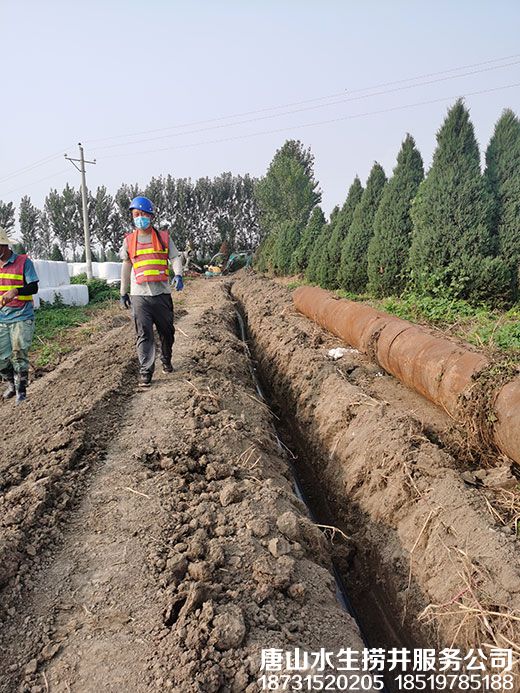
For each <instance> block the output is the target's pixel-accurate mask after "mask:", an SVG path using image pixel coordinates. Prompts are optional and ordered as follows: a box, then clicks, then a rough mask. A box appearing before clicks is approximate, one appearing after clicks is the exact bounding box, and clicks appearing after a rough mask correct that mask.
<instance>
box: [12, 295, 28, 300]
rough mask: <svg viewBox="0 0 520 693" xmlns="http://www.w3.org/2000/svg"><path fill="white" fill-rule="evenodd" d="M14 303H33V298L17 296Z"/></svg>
mask: <svg viewBox="0 0 520 693" xmlns="http://www.w3.org/2000/svg"><path fill="white" fill-rule="evenodd" d="M13 301H32V296H17V297H16V298H13Z"/></svg>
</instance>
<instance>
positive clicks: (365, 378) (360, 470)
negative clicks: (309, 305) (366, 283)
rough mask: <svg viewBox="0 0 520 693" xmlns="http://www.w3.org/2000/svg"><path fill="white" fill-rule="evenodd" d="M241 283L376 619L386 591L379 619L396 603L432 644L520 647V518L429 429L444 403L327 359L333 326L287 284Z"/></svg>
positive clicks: (236, 290)
mask: <svg viewBox="0 0 520 693" xmlns="http://www.w3.org/2000/svg"><path fill="white" fill-rule="evenodd" d="M232 293H233V295H234V296H235V297H236V298H237V299H238V301H239V302H240V304H241V306H242V307H243V310H244V313H245V314H246V315H247V320H248V326H249V331H250V335H251V341H252V346H253V350H254V353H255V356H256V357H257V359H258V364H259V369H260V372H261V373H262V375H263V378H264V381H265V382H266V383H268V384H269V386H270V388H271V391H272V394H273V396H274V397H275V399H276V401H277V403H278V405H279V408H280V411H283V412H284V413H285V414H286V415H287V416H289V417H290V418H291V421H292V425H293V427H294V429H295V437H296V438H297V439H299V440H300V441H301V448H302V449H305V452H306V455H305V456H306V458H307V459H310V460H313V462H314V466H315V473H316V476H318V477H319V478H320V480H321V481H322V482H323V483H324V484H326V487H327V490H328V494H329V497H330V499H331V501H332V502H333V505H334V508H335V512H336V515H337V517H338V521H341V522H342V524H341V525H340V526H342V527H343V528H344V529H345V532H346V533H347V534H348V535H349V536H350V537H352V538H353V541H354V544H355V552H354V559H353V561H352V560H351V563H350V571H351V574H352V577H353V578H354V579H352V580H351V587H352V589H353V591H354V596H355V597H356V599H357V601H358V604H361V609H362V611H364V612H365V613H366V615H367V619H368V620H370V618H373V619H375V618H377V616H372V617H370V612H373V611H374V603H375V602H378V601H379V603H381V602H383V603H384V607H383V608H382V609H381V611H380V613H379V618H384V613H385V608H386V610H388V607H389V605H390V607H391V608H390V610H392V611H394V613H395V614H398V615H401V616H402V624H404V626H405V630H406V632H408V633H409V634H411V635H412V637H413V638H414V640H415V642H419V643H420V642H422V643H424V645H426V646H429V647H434V646H451V645H452V644H453V643H455V644H457V645H458V646H459V647H461V648H462V649H465V650H467V649H468V648H471V647H473V648H474V647H476V646H477V644H480V643H487V644H488V645H489V644H490V643H491V644H493V645H497V646H500V647H510V646H511V643H513V644H514V646H515V647H517V644H518V642H520V627H519V624H520V619H519V616H520V559H519V554H518V544H517V541H516V540H515V536H514V530H513V526H512V525H509V526H508V525H507V523H506V522H501V521H500V520H499V518H500V515H499V514H498V517H497V514H496V513H494V511H493V507H492V506H491V504H490V503H489V501H488V499H487V497H486V495H485V494H484V493H483V492H482V491H481V490H479V489H478V488H477V487H476V485H469V484H468V483H467V479H465V478H463V476H462V474H461V473H462V471H463V469H464V468H461V466H460V464H459V462H458V461H457V460H456V459H454V458H453V457H452V456H451V455H450V454H449V453H448V452H447V451H446V450H445V449H443V447H442V445H440V444H439V443H440V440H439V438H438V437H437V436H433V435H432V434H431V432H432V430H435V428H436V427H438V425H439V423H442V420H440V419H439V414H438V412H435V410H434V409H433V408H431V407H430V406H429V405H427V404H425V403H422V404H420V405H418V406H419V412H420V414H419V417H418V416H417V415H413V411H414V409H415V404H416V403H417V396H416V395H411V394H410V393H408V391H407V390H406V389H405V388H403V387H402V386H399V385H398V384H397V383H394V385H393V387H392V388H387V389H386V392H385V395H386V396H385V398H383V397H381V386H380V385H379V386H378V385H374V384H373V383H374V382H375V381H377V379H378V378H377V376H378V375H379V376H383V374H382V373H381V371H380V369H378V368H377V366H374V364H371V363H370V362H369V361H368V360H367V359H366V358H365V357H362V356H361V355H355V356H354V357H352V358H349V357H347V358H346V359H345V362H343V364H342V366H341V367H339V368H338V366H337V364H336V363H335V362H332V361H331V360H330V359H328V358H327V349H328V347H329V346H330V344H331V340H330V335H327V333H325V332H323V331H322V330H321V329H320V328H318V327H317V325H316V324H314V323H312V322H310V321H309V320H307V319H306V318H304V317H302V316H301V315H299V314H297V313H296V312H295V310H294V309H293V306H292V300H291V294H290V292H289V291H288V290H287V289H286V288H284V287H282V286H280V285H278V284H275V283H274V282H271V281H269V280H266V279H263V278H260V277H258V276H255V275H249V276H246V277H242V278H240V279H239V280H237V281H236V282H235V283H234V284H233V287H232ZM324 345H327V349H326V348H324ZM334 346H337V340H334ZM349 362H350V364H351V367H350V368H349V367H348V364H349ZM384 377H385V378H386V377H387V376H384ZM429 412H431V417H429ZM429 419H430V420H429ZM505 476H506V477H507V478H508V480H509V482H510V481H511V480H512V483H513V485H514V484H515V480H514V478H513V477H512V476H511V474H510V472H508V473H506V474H505ZM367 586H368V589H367ZM381 595H382V596H381ZM515 643H516V644H515Z"/></svg>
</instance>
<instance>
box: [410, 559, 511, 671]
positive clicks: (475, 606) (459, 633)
mask: <svg viewBox="0 0 520 693" xmlns="http://www.w3.org/2000/svg"><path fill="white" fill-rule="evenodd" d="M447 550H448V551H450V553H452V554H453V557H454V558H455V559H456V562H457V563H458V566H459V568H458V571H457V572H458V575H459V576H460V589H459V590H458V591H457V593H456V594H454V596H453V597H452V598H451V599H449V600H447V601H446V602H445V603H443V604H429V605H428V606H427V607H426V608H425V609H424V610H423V611H422V612H421V613H420V614H419V617H418V618H419V620H420V621H423V622H425V623H428V624H432V625H441V624H442V622H443V621H449V622H450V623H449V629H450V630H453V631H454V635H453V638H452V643H451V647H453V646H454V645H455V644H457V645H459V646H460V645H461V644H466V645H467V646H468V647H472V648H477V647H480V648H482V649H483V650H484V649H489V648H491V647H501V648H511V649H512V651H513V655H514V657H516V658H517V663H518V661H519V660H520V611H518V610H515V609H512V608H510V607H509V606H507V605H505V604H497V603H496V602H495V601H494V600H493V599H492V598H491V597H490V596H489V595H488V594H487V593H486V591H485V589H484V587H483V584H484V583H485V582H486V581H487V580H486V576H485V575H484V574H483V573H482V570H481V569H480V567H479V566H477V565H476V564H475V563H473V562H472V561H471V559H470V558H469V556H468V555H467V553H466V552H465V551H462V550H461V549H458V548H452V549H449V548H448V549H447Z"/></svg>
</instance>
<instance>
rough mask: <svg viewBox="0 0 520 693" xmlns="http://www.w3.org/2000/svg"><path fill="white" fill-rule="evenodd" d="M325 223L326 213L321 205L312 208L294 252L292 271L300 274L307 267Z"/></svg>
mask: <svg viewBox="0 0 520 693" xmlns="http://www.w3.org/2000/svg"><path fill="white" fill-rule="evenodd" d="M324 224H325V215H324V214H323V210H322V209H321V207H319V206H317V207H315V208H314V209H313V210H312V212H311V216H310V219H309V223H308V224H307V226H306V227H305V229H304V231H303V233H302V235H301V238H300V242H299V244H298V247H297V248H296V250H295V251H294V253H293V254H292V258H291V272H293V273H295V274H298V273H299V272H303V271H304V270H305V269H306V268H307V265H308V264H309V259H310V255H311V252H312V251H313V249H314V245H315V243H316V239H317V238H318V237H319V235H320V234H321V232H322V229H323V226H324Z"/></svg>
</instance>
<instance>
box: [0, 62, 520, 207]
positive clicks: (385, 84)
mask: <svg viewBox="0 0 520 693" xmlns="http://www.w3.org/2000/svg"><path fill="white" fill-rule="evenodd" d="M516 58H520V54H513V55H508V56H504V57H502V58H492V59H490V60H486V61H482V62H478V63H471V64H468V65H463V66H459V67H453V68H448V69H446V70H440V71H437V72H430V73H426V74H423V75H418V76H416V77H408V78H402V79H399V80H392V81H388V82H383V83H380V84H378V85H374V86H372V87H362V88H359V89H353V90H349V91H348V94H349V96H348V97H347V98H345V99H340V100H338V101H335V102H331V103H327V104H318V105H316V106H313V107H310V108H303V109H298V110H295V111H289V112H285V113H276V114H273V115H270V116H264V117H260V118H252V119H250V120H246V121H240V122H232V123H228V124H222V125H215V126H213V127H210V128H201V129H198V130H192V131H188V132H182V133H175V134H174V135H164V136H162V137H157V138H149V139H145V140H136V141H131V142H121V143H117V144H114V145H109V146H107V147H98V150H99V151H101V150H102V149H105V148H106V149H108V148H113V147H123V146H132V145H134V144H142V143H144V142H146V141H156V140H157V139H165V138H167V137H170V136H171V137H173V136H175V137H177V136H179V135H190V134H195V133H198V132H203V131H208V130H214V129H220V128H224V127H232V126H235V125H242V124H246V123H249V122H257V121H258V120H263V119H267V118H275V117H284V116H286V115H292V114H294V113H299V112H304V111H306V110H312V109H315V108H325V107H329V106H334V105H339V104H343V103H346V102H348V101H355V100H359V99H360V98H370V97H372V96H380V95H383V94H385V93H394V92H395V91H401V90H403V89H411V88H414V87H420V86H426V85H428V84H433V83H437V82H443V81H446V80H447V79H456V78H458V77H465V76H470V75H473V74H480V73H481V72H487V71H490V70H494V69H500V68H502V67H510V66H513V65H516V64H518V63H519V62H520V60H518V61H516V60H515V61H514V62H510V63H507V64H501V65H496V63H504V61H506V60H513V59H516ZM486 65H493V67H489V68H485V67H484V69H482V70H476V71H473V72H470V73H465V74H461V75H453V76H452V77H444V78H440V79H435V80H429V81H427V82H423V83H419V84H408V85H406V86H404V87H401V88H397V89H395V90H394V89H391V90H389V91H388V92H378V93H371V94H366V95H365V96H358V97H354V98H352V95H353V94H361V93H363V92H367V91H373V90H374V89H380V88H383V87H391V86H394V85H400V84H405V83H406V82H412V81H417V80H420V79H426V78H429V77H437V76H439V75H448V74H450V73H453V72H460V71H461V70H466V69H469V68H474V67H483V66H486ZM501 88H508V87H499V89H501ZM346 91H347V90H343V91H341V92H336V93H334V94H330V95H328V96H320V97H314V98H312V99H304V100H301V101H294V102H291V103H288V104H284V105H280V106H271V107H265V108H261V109H256V110H252V111H245V112H242V113H238V114H234V115H228V116H221V117H218V118H210V119H205V120H198V121H192V122H190V123H185V124H179V125H172V126H168V127H164V128H154V129H151V130H143V131H140V132H134V133H130V134H126V135H114V136H111V137H105V138H98V139H91V140H85V142H86V143H89V144H92V143H95V142H104V141H109V140H114V139H124V138H127V137H135V136H139V135H142V134H151V133H156V132H166V131H169V130H173V129H181V128H186V127H191V126H196V125H202V124H207V123H218V122H221V121H223V120H230V119H233V118H240V117H243V116H248V115H255V114H261V113H267V112H269V111H275V110H281V109H285V108H291V107H293V106H300V105H305V104H310V103H316V102H318V101H324V100H327V99H332V98H336V97H339V96H343V95H344V94H345V93H346ZM492 91H494V90H492ZM484 93H486V92H484ZM446 98H449V97H446ZM442 100H445V99H444V98H443V99H442ZM434 102H435V101H434ZM421 103H422V102H421ZM407 107H409V106H408V105H406V106H404V108H407ZM378 112H379V111H378ZM374 113H377V112H374ZM361 115H362V114H361ZM354 117H360V116H354ZM341 119H344V118H340V120H341ZM336 120H337V119H331V120H327V121H319V122H318V123H316V124H320V123H323V124H326V123H329V122H336ZM312 125H313V124H312V123H311V124H307V125H303V126H295V127H310V126H312ZM286 129H287V128H279V129H277V130H271V131H267V132H281V131H284V130H286ZM256 134H257V133H253V135H251V136H256ZM258 134H263V133H258ZM244 137H247V135H245V136H236V137H230V138H222V139H220V140H215V141H214V142H221V141H230V140H232V139H243V138H244ZM210 143H212V142H210ZM198 144H204V143H203V142H201V143H193V144H187V145H180V146H179V147H167V148H161V149H155V150H148V151H147V152H145V153H148V152H151V151H164V150H165V149H172V148H182V147H191V146H198ZM67 148H68V147H64V148H63V149H62V150H61V151H60V152H57V153H55V154H51V155H49V156H47V157H44V158H42V159H39V160H37V161H36V162H34V163H32V164H28V165H27V166H24V167H21V168H19V169H16V170H15V171H13V172H11V173H10V174H7V175H5V176H3V177H1V178H0V184H1V183H4V182H6V181H8V180H10V179H12V178H16V177H18V176H21V175H23V174H26V173H29V172H30V171H32V170H34V169H36V168H39V167H41V166H44V165H46V164H49V163H51V162H52V161H54V160H56V159H59V158H60V157H61V156H62V152H63V151H64V150H66V149H67ZM125 155H129V156H130V155H133V154H131V153H126V154H125V153H121V154H118V155H116V156H125ZM103 158H115V157H114V156H106V157H103ZM60 173H61V172H60ZM56 175H59V174H58V173H55V174H51V175H50V176H46V177H45V178H42V179H39V180H38V181H35V182H33V183H29V184H28V185H34V184H35V183H36V182H40V181H42V180H47V179H48V178H52V177H54V176H56ZM19 189H21V188H18V189H15V190H13V191H8V192H7V193H4V195H6V194H10V193H11V192H16V191H17V190H19Z"/></svg>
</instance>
